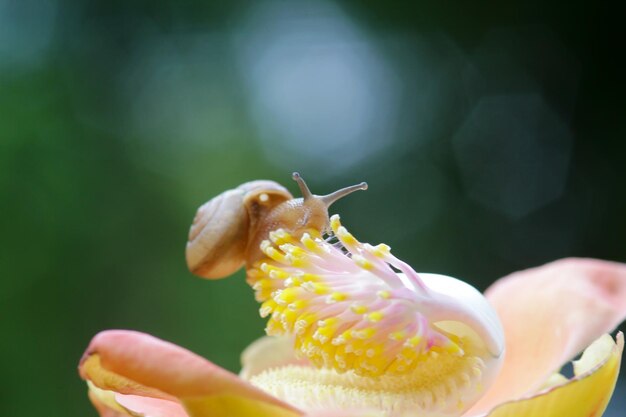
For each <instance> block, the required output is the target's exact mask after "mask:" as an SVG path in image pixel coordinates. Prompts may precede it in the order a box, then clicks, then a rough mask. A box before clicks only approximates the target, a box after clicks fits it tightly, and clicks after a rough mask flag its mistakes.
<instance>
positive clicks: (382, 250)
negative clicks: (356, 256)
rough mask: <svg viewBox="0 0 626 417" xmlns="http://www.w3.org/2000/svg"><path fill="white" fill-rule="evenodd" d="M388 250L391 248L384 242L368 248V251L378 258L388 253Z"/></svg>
mask: <svg viewBox="0 0 626 417" xmlns="http://www.w3.org/2000/svg"><path fill="white" fill-rule="evenodd" d="M390 251H391V248H390V247H389V246H388V245H385V244H384V243H381V244H379V245H376V246H373V247H372V248H371V249H370V253H372V254H373V255H374V256H376V257H378V258H384V257H385V256H387V255H389V253H390Z"/></svg>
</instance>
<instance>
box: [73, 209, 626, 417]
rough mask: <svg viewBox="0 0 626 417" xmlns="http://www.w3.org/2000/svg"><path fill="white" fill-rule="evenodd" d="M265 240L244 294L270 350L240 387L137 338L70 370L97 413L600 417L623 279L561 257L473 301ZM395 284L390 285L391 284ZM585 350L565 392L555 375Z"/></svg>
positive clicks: (341, 247) (375, 261) (610, 379)
mask: <svg viewBox="0 0 626 417" xmlns="http://www.w3.org/2000/svg"><path fill="white" fill-rule="evenodd" d="M331 227H332V231H333V236H334V237H336V238H337V239H338V241H337V242H334V241H333V240H325V239H322V238H321V236H315V235H311V234H308V233H305V234H303V235H302V237H301V238H300V239H297V238H295V237H294V236H292V235H291V234H289V233H288V232H286V231H284V230H275V231H273V232H271V233H270V234H269V239H268V240H265V241H263V242H262V244H261V250H262V252H263V254H264V258H263V259H262V260H261V261H260V262H258V263H256V264H255V265H252V266H251V267H250V268H249V269H248V281H249V283H250V284H251V285H252V287H253V289H254V290H255V295H256V298H257V299H258V300H259V301H260V302H261V303H262V304H261V310H260V311H261V315H262V316H264V317H268V325H267V328H266V332H267V333H268V336H266V337H264V338H262V339H260V340H258V341H256V342H254V343H253V344H252V345H251V346H250V347H249V348H248V349H246V351H245V352H244V353H243V357H242V362H243V369H242V372H241V375H240V376H239V377H238V376H236V375H234V374H232V373H230V372H228V371H226V370H224V369H221V368H220V367H218V366H216V365H214V364H212V363H211V362H209V361H207V360H205V359H202V358H201V357H199V356H197V355H195V354H193V353H191V352H189V351H187V350H185V349H183V348H180V347H177V346H175V345H173V344H170V343H168V342H164V341H161V340H159V339H156V338H154V337H152V336H149V335H146V334H142V333H137V332H133V331H123V330H112V331H105V332H102V333H100V334H98V335H97V336H96V337H95V338H94V339H93V340H92V342H91V344H90V345H89V347H88V348H87V351H86V352H85V354H84V356H83V358H82V360H81V362H80V366H79V370H80V374H81V376H82V377H83V378H84V379H85V380H86V381H87V384H88V387H89V397H90V399H91V401H92V402H93V404H94V406H95V407H96V409H97V410H98V411H99V413H100V415H101V416H103V417H115V416H125V415H132V416H137V415H139V416H142V415H143V416H152V417H166V416H169V417H182V416H189V417H200V416H202V417H204V416H218V417H222V416H224V417H226V416H244V417H245V416H268V417H269V416H290V417H291V416H294V417H295V416H313V415H323V416H328V417H330V416H333V415H336V416H360V417H365V416H420V417H423V416H426V417H453V416H476V417H478V416H486V415H488V416H490V417H504V416H516V417H517V416H520V417H521V416H528V417H532V416H574V417H576V416H600V415H601V414H602V413H603V411H604V409H605V408H606V405H607V404H608V401H609V399H610V396H611V394H612V391H613V388H614V386H615V383H616V380H617V376H618V373H619V366H620V361H621V353H622V349H623V336H622V335H621V333H620V334H618V335H617V338H616V341H614V339H613V338H612V337H611V336H609V335H607V334H605V333H607V332H610V331H611V330H613V329H614V328H615V327H616V326H617V325H618V324H619V323H620V322H621V321H622V320H623V319H624V318H625V317H626V266H625V265H622V264H618V263H612V262H606V261H598V260H587V259H567V260H561V261H557V262H553V263H551V264H548V265H545V266H542V267H539V268H535V269H530V270H526V271H521V272H517V273H514V274H512V275H510V276H508V277H505V278H503V279H501V280H499V281H497V282H496V283H495V284H494V285H493V286H492V287H491V288H489V289H488V290H487V292H486V293H485V297H483V296H482V295H481V294H480V293H479V292H478V291H476V290H475V289H474V288H472V287H471V286H469V285H468V284H466V283H463V282H462V281H459V280H457V279H454V278H451V277H446V276H443V275H434V274H418V273H416V272H415V271H414V270H413V269H412V268H411V267H410V266H408V265H407V264H406V263H404V262H402V261H401V260H399V259H397V258H396V257H394V256H393V255H392V254H391V252H390V250H389V248H388V247H387V246H386V245H377V246H372V245H369V244H366V243H361V242H359V241H358V240H357V239H356V238H355V237H354V236H353V235H352V234H350V233H349V232H348V231H347V230H346V229H345V228H344V227H343V226H341V224H340V222H339V218H338V217H336V216H333V218H331ZM398 271H399V272H398ZM585 347H587V348H586V349H585V351H584V353H583V355H582V357H581V358H580V359H579V360H578V361H576V362H574V373H575V376H574V377H573V378H571V379H567V378H566V377H565V376H563V375H561V374H560V373H559V370H560V368H561V366H562V365H563V364H564V363H566V362H567V361H568V360H571V359H572V358H573V357H575V355H577V354H578V353H579V352H580V351H582V350H583V349H584V348H585Z"/></svg>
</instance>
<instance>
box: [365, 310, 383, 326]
mask: <svg viewBox="0 0 626 417" xmlns="http://www.w3.org/2000/svg"><path fill="white" fill-rule="evenodd" d="M384 316H385V315H384V314H383V313H382V312H380V311H374V312H373V313H370V314H368V315H367V319H368V320H369V321H371V322H373V323H377V322H379V321H381V320H382V319H383V317H384Z"/></svg>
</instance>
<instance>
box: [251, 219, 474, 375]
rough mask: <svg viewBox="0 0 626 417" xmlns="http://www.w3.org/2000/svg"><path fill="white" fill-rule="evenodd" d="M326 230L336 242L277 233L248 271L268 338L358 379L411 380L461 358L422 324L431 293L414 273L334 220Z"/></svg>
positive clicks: (443, 336) (453, 345) (445, 337)
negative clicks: (283, 340)
mask: <svg viewBox="0 0 626 417" xmlns="http://www.w3.org/2000/svg"><path fill="white" fill-rule="evenodd" d="M330 226H331V230H332V232H333V234H334V236H330V239H326V240H325V239H322V238H321V236H320V235H319V233H317V232H315V231H310V232H307V233H304V234H302V236H299V237H297V236H294V235H292V234H290V233H289V232H287V231H285V230H283V229H279V230H276V231H273V232H271V233H270V234H269V239H268V240H264V241H263V242H262V243H261V246H260V248H261V250H262V252H263V253H264V254H265V255H266V258H265V259H263V260H262V261H261V262H260V263H259V264H258V265H260V266H258V265H257V266H255V267H252V268H250V269H248V282H249V283H250V284H251V285H252V287H253V289H254V290H255V292H256V294H255V295H256V299H257V300H259V301H260V302H261V303H262V304H261V308H260V313H261V316H262V317H266V318H268V322H267V326H266V332H267V333H268V334H269V335H291V336H293V338H294V348H295V350H296V353H297V355H298V356H299V357H301V358H306V359H308V360H309V361H310V362H311V363H312V364H314V365H315V366H317V367H319V368H323V369H328V370H333V372H336V373H338V374H342V373H350V374H353V375H354V376H355V377H382V376H387V375H408V374H411V373H412V372H414V371H415V370H416V368H417V367H422V363H423V362H424V361H427V360H431V358H432V357H433V356H432V355H433V354H437V355H440V356H446V357H448V356H450V357H463V356H464V354H465V352H464V350H463V349H462V348H461V346H460V345H459V344H458V343H457V341H453V340H452V339H451V337H452V336H451V335H449V334H447V333H446V332H445V331H443V330H441V329H440V328H438V327H436V326H435V325H434V324H433V323H430V322H429V321H428V319H427V318H426V316H425V314H424V312H423V311H422V303H423V300H426V299H427V296H428V294H427V293H426V292H425V290H424V288H425V287H424V285H423V283H422V282H421V281H420V279H419V277H418V275H417V273H416V272H415V271H413V270H412V269H410V267H408V266H407V265H406V264H405V263H403V262H402V261H400V260H397V258H395V257H393V255H391V252H390V249H389V246H387V245H385V244H379V245H376V246H372V245H369V244H367V243H365V244H364V243H361V242H359V241H358V240H357V239H356V238H355V237H354V236H353V235H352V234H351V233H350V232H348V230H347V229H346V228H345V227H344V226H342V225H341V222H340V220H339V216H337V215H335V216H332V217H331V218H330ZM333 237H336V238H337V239H338V240H339V242H338V243H336V244H333V243H330V242H332V238H333ZM394 268H395V270H402V271H403V272H405V276H406V277H405V279H404V280H403V279H401V278H400V277H399V276H398V274H397V273H396V272H395V270H394ZM407 282H408V284H407Z"/></svg>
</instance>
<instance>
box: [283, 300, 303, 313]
mask: <svg viewBox="0 0 626 417" xmlns="http://www.w3.org/2000/svg"><path fill="white" fill-rule="evenodd" d="M307 305H308V303H307V302H306V300H296V301H294V302H293V303H290V304H289V305H288V306H287V308H288V309H289V310H291V311H297V310H302V309H303V308H304V307H306V306H307Z"/></svg>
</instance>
